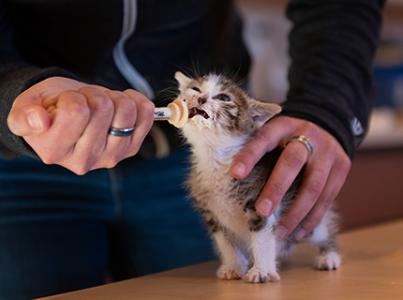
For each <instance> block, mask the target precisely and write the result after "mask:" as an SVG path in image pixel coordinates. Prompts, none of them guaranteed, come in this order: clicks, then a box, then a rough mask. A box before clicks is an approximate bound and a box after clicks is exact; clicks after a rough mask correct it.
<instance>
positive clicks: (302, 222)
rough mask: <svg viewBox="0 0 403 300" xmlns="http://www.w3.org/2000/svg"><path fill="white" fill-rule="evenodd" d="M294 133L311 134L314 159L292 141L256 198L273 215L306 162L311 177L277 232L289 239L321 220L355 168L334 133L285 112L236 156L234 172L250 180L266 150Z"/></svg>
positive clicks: (261, 212) (260, 209) (261, 209)
mask: <svg viewBox="0 0 403 300" xmlns="http://www.w3.org/2000/svg"><path fill="white" fill-rule="evenodd" d="M294 135H305V136H307V137H309V139H310V140H311V142H312V144H313V146H314V152H313V155H312V157H310V159H308V152H307V150H306V148H305V147H304V146H303V145H302V144H300V143H290V144H288V145H287V147H285V149H284V151H283V152H282V154H281V156H280V158H279V160H278V162H277V164H276V166H275V168H274V170H273V173H272V174H271V175H270V178H269V179H268V181H267V183H266V185H265V187H264V188H263V190H262V192H261V194H260V196H259V198H258V200H257V201H256V210H257V212H258V214H259V215H261V216H270V215H271V214H272V212H273V211H275V209H276V208H277V206H278V204H279V202H280V200H281V199H282V198H283V196H284V194H285V192H286V191H287V190H288V189H289V187H290V185H291V183H292V182H293V181H294V179H295V177H296V176H297V174H298V173H299V172H300V171H301V169H302V167H303V166H305V170H306V171H305V174H306V176H304V180H303V183H302V186H301V189H300V190H299V191H298V195H297V197H296V199H295V203H294V204H293V206H292V207H291V208H290V210H289V211H288V212H287V213H286V214H285V215H284V216H282V218H281V219H280V221H279V226H278V227H277V232H276V234H277V237H278V238H280V239H284V238H286V237H287V236H289V235H290V234H291V233H293V232H294V230H295V229H296V228H297V227H298V228H299V231H298V232H297V233H295V237H296V239H297V240H299V239H302V238H304V237H305V236H307V235H308V234H309V233H311V232H312V230H313V229H314V228H315V227H316V226H317V225H318V224H319V222H320V220H321V219H322V218H323V216H324V214H325V213H326V211H327V210H328V209H329V207H330V206H331V204H332V202H333V201H334V199H335V198H336V196H337V194H338V193H339V191H340V189H341V187H342V186H343V184H344V181H345V180H346V177H347V175H348V172H349V170H350V167H351V161H350V159H349V158H348V156H347V154H346V153H345V151H344V150H343V148H342V147H341V146H340V144H339V142H338V141H337V140H336V139H335V138H334V137H333V136H332V135H331V134H329V133H328V132H327V131H325V130H323V129H322V128H320V127H319V126H317V125H315V124H313V123H311V122H309V121H305V120H302V119H297V118H291V117H286V116H279V117H277V118H275V119H273V120H271V121H270V122H268V123H267V124H265V125H264V126H263V127H262V128H260V129H259V130H258V131H257V132H256V134H255V135H254V137H253V138H252V139H251V140H250V141H249V143H248V144H246V145H245V146H244V147H243V149H242V150H241V151H240V152H239V154H238V155H236V157H235V158H234V162H233V165H232V168H231V174H232V175H233V176H234V177H235V178H237V179H243V178H245V177H246V176H248V174H249V173H250V171H251V170H252V168H253V167H254V166H255V164H256V163H257V162H258V161H259V160H260V159H261V157H262V156H263V155H264V154H265V153H267V152H270V151H271V150H273V149H274V148H275V147H277V145H279V144H282V143H284V141H286V140H287V139H289V138H290V137H291V136H294Z"/></svg>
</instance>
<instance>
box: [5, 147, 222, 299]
mask: <svg viewBox="0 0 403 300" xmlns="http://www.w3.org/2000/svg"><path fill="white" fill-rule="evenodd" d="M186 169H187V151H186V150H183V149H182V150H179V151H177V152H175V153H174V154H172V155H171V156H169V157H168V158H166V159H161V160H145V159H139V158H133V159H128V160H126V161H123V162H121V163H120V164H119V165H118V166H117V167H116V168H114V169H113V170H97V171H93V172H90V173H89V174H87V175H85V176H76V175H74V174H73V173H71V172H69V171H67V170H65V169H63V168H61V167H59V166H54V165H51V166H47V165H44V164H43V163H41V162H39V161H36V160H33V159H29V158H20V159H16V160H12V161H6V160H0V299H28V298H32V297H39V296H44V295H49V294H55V293H61V292H65V291H69V290H74V289H80V288H85V287H90V286H95V285H99V284H102V283H104V282H105V280H106V278H111V279H113V280H119V279H124V278H129V277H134V276H138V275H144V274H148V273H152V272H157V271H161V270H165V269H169V268H174V267H178V266H183V265H187V264H193V263H197V262H202V261H205V260H208V259H211V258H213V256H214V255H213V251H212V248H211V243H210V241H209V239H208V237H207V232H206V230H205V227H204V226H203V224H202V221H201V219H200V217H199V216H198V214H197V213H196V212H195V211H194V209H193V208H192V205H191V201H190V199H188V198H187V197H186V192H185V189H184V179H185V176H186V175H185V174H186Z"/></svg>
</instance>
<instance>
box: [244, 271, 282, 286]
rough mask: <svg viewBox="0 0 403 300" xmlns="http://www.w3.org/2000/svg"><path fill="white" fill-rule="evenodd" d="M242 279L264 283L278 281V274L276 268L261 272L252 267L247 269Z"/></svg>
mask: <svg viewBox="0 0 403 300" xmlns="http://www.w3.org/2000/svg"><path fill="white" fill-rule="evenodd" d="M243 279H244V280H245V281H247V282H250V283H264V282H267V281H271V282H276V281H280V275H278V273H277V271H276V270H274V271H271V272H263V271H262V270H261V269H259V268H257V267H252V268H250V269H249V271H248V272H247V273H246V275H245V276H244V277H243Z"/></svg>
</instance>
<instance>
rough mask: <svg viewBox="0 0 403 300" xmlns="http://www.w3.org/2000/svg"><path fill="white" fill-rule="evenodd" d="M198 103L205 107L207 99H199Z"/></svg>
mask: <svg viewBox="0 0 403 300" xmlns="http://www.w3.org/2000/svg"><path fill="white" fill-rule="evenodd" d="M197 102H198V103H199V105H203V104H204V103H206V102H207V99H206V98H205V97H199V99H197Z"/></svg>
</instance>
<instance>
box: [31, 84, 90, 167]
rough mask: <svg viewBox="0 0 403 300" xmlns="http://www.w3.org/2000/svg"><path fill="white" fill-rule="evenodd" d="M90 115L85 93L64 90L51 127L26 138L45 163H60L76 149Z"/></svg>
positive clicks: (59, 98)
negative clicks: (37, 134) (39, 133)
mask: <svg viewBox="0 0 403 300" xmlns="http://www.w3.org/2000/svg"><path fill="white" fill-rule="evenodd" d="M89 115H90V112H89V109H88V106H87V100H86V99H85V97H84V96H83V95H81V94H80V93H77V92H75V91H66V92H63V93H61V94H60V95H59V97H58V101H57V105H56V109H55V113H54V119H53V121H52V125H51V127H50V128H49V129H48V130H47V131H46V132H45V133H43V134H41V135H39V136H29V137H26V138H25V140H26V141H27V142H28V143H29V144H30V145H31V146H33V148H34V150H35V151H36V152H37V153H38V155H39V156H40V157H41V159H42V160H43V161H44V162H45V163H48V164H53V163H59V162H60V161H61V160H63V159H65V157H66V155H68V154H69V153H71V152H72V150H73V149H74V145H75V143H76V142H77V140H78V139H79V137H80V136H81V134H82V132H83V131H84V129H85V127H86V125H87V123H88V119H89ZM39 144H40V146H38V145H39Z"/></svg>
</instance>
